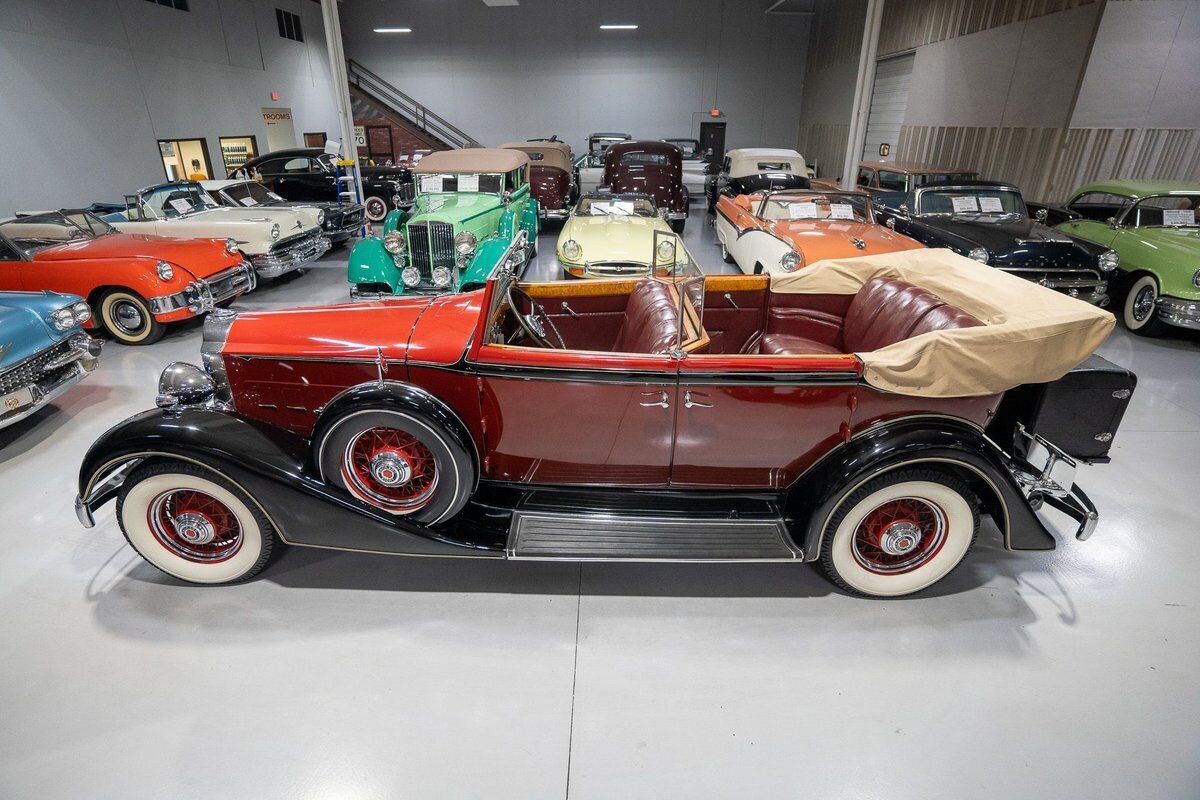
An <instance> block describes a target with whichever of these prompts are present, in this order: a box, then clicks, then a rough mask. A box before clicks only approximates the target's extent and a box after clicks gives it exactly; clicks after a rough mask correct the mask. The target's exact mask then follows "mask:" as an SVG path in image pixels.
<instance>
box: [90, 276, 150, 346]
mask: <svg viewBox="0 0 1200 800" xmlns="http://www.w3.org/2000/svg"><path fill="white" fill-rule="evenodd" d="M96 313H97V315H98V316H99V317H100V323H101V324H102V325H103V326H104V329H105V330H107V331H108V333H109V335H111V336H112V337H113V338H114V339H116V340H117V341H118V342H120V343H121V344H154V343H155V342H157V341H158V340H159V339H161V338H162V336H163V333H164V332H165V331H166V326H164V325H163V324H162V323H161V322H159V321H158V320H156V319H155V318H154V315H153V314H151V313H150V304H149V303H147V302H146V301H145V300H144V299H142V297H141V295H139V294H137V293H136V292H132V291H130V290H128V289H113V290H111V291H109V292H105V294H104V296H103V297H101V298H100V303H99V308H98V309H97V312H96Z"/></svg>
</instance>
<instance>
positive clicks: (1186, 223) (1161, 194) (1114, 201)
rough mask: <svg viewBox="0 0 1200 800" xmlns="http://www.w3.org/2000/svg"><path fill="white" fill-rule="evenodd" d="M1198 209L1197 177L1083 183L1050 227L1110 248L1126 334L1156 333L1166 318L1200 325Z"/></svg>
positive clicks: (1175, 322)
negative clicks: (1120, 291)
mask: <svg viewBox="0 0 1200 800" xmlns="http://www.w3.org/2000/svg"><path fill="white" fill-rule="evenodd" d="M1198 208H1200V183H1175V182H1167V181H1104V182H1102V183H1089V184H1088V185H1087V186H1083V187H1081V188H1079V189H1077V190H1076V191H1075V193H1074V194H1073V195H1072V196H1071V200H1070V202H1068V203H1067V206H1066V209H1061V210H1058V211H1059V212H1060V214H1059V215H1058V220H1061V224H1059V225H1058V226H1057V227H1058V228H1059V229H1060V230H1062V231H1064V232H1066V233H1069V234H1071V235H1072V236H1079V237H1082V238H1084V239H1089V240H1091V241H1093V242H1095V243H1096V244H1099V245H1103V246H1104V247H1111V248H1112V249H1113V250H1116V251H1117V254H1118V255H1119V256H1120V257H1121V263H1120V268H1121V270H1123V271H1124V273H1125V278H1124V280H1123V281H1122V282H1121V284H1122V285H1121V286H1120V287H1119V288H1120V289H1123V290H1124V292H1125V298H1124V302H1123V303H1122V305H1121V310H1120V311H1119V312H1118V313H1119V316H1120V317H1121V319H1122V321H1123V322H1124V323H1125V326H1126V327H1127V328H1129V330H1131V331H1133V332H1134V333H1137V334H1140V335H1142V336H1157V335H1159V334H1161V333H1163V332H1165V331H1166V330H1167V329H1168V326H1171V325H1175V326H1178V327H1180V328H1190V329H1192V330H1200V224H1198V220H1197V216H1196V214H1197V209H1198ZM1049 213H1050V214H1053V213H1054V210H1050V212H1049ZM1051 221H1054V220H1051Z"/></svg>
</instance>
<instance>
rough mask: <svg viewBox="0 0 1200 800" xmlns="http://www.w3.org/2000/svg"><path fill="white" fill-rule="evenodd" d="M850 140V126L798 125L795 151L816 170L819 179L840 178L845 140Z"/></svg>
mask: <svg viewBox="0 0 1200 800" xmlns="http://www.w3.org/2000/svg"><path fill="white" fill-rule="evenodd" d="M849 138H850V126H849V125H848V124H847V125H824V124H820V123H809V124H806V123H800V133H799V136H797V137H796V150H797V151H798V152H799V153H800V155H802V156H804V158H805V160H806V161H808V163H809V164H813V165H815V166H816V168H817V177H819V178H838V177H841V171H842V160H843V157H844V156H845V154H846V140H847V139H849Z"/></svg>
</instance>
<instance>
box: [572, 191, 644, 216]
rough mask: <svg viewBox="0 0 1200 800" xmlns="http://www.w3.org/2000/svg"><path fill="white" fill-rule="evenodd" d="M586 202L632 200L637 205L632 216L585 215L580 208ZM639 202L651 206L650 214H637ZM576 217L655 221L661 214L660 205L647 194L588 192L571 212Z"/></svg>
mask: <svg viewBox="0 0 1200 800" xmlns="http://www.w3.org/2000/svg"><path fill="white" fill-rule="evenodd" d="M585 200H586V201H588V202H590V203H595V202H596V201H600V202H606V203H613V202H616V201H617V200H632V201H633V202H634V203H635V211H634V213H632V214H610V213H605V214H592V213H590V212H589V213H586V214H585V213H583V212H582V211H581V210H580V207H581V206H582V205H583V202H584V201H585ZM639 200H641V201H644V202H647V203H649V204H650V209H651V211H650V213H649V214H638V213H637V211H636V203H637V201H639ZM576 215H578V216H580V217H599V216H605V217H619V218H622V219H623V218H626V217H634V218H637V219H653V218H655V217H658V216H660V214H659V213H658V203H655V202H654V198H653V197H651V196H650V195H648V194H645V193H643V192H614V193H612V194H602V193H599V192H588V193H586V194H583V195H580V197H579V199H578V200H576V201H575V208H573V209H572V210H571V216H576Z"/></svg>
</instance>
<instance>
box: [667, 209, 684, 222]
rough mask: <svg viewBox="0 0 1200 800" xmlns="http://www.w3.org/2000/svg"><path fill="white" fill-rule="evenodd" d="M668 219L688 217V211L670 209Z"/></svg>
mask: <svg viewBox="0 0 1200 800" xmlns="http://www.w3.org/2000/svg"><path fill="white" fill-rule="evenodd" d="M667 219H669V220H672V221H675V220H681V219H687V212H686V211H668V212H667Z"/></svg>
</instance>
